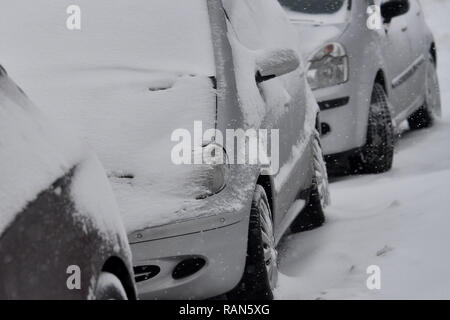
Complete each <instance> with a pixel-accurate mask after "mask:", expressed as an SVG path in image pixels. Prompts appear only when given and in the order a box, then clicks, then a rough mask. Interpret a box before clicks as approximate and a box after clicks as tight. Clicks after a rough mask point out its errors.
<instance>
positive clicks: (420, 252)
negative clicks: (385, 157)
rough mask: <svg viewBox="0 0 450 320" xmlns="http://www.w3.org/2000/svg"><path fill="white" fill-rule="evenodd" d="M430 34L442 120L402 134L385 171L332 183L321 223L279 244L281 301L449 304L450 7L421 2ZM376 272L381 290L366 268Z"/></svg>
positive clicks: (433, 0)
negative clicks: (435, 49)
mask: <svg viewBox="0 0 450 320" xmlns="http://www.w3.org/2000/svg"><path fill="white" fill-rule="evenodd" d="M422 4H423V6H424V9H425V12H426V16H427V18H428V23H429V25H430V26H431V27H432V29H433V31H434V34H435V36H436V41H437V44H438V54H439V72H440V80H441V88H442V98H443V109H444V110H443V112H444V117H443V119H442V120H441V121H439V122H438V123H437V124H436V126H435V127H433V128H432V129H428V130H423V131H420V132H406V133H405V134H404V136H403V137H402V139H401V140H400V141H399V142H398V144H397V151H396V155H395V164H394V168H393V169H392V171H391V172H389V173H386V174H382V175H374V176H361V177H347V178H343V179H340V180H338V181H337V182H334V183H333V184H331V196H332V206H331V207H329V208H328V209H327V212H326V213H327V216H328V223H327V224H326V225H325V226H324V227H323V228H321V229H319V230H315V231H312V232H308V233H304V234H300V235H291V236H289V237H287V239H285V241H284V243H283V244H282V245H281V248H280V250H281V273H282V274H281V279H280V287H279V288H278V290H277V297H278V298H280V299H394V298H402V299H415V298H425V299H428V298H439V299H443V298H445V299H449V298H450V276H449V274H448V270H449V269H450V255H449V254H448V251H449V248H448V246H449V244H450V232H449V231H450V214H449V213H450V202H449V201H448V196H449V194H450V182H449V181H450V147H449V146H450V142H449V139H450V109H449V108H450V107H449V104H450V75H449V74H448V70H450V22H449V19H448V13H449V12H450V1H448V0H424V1H422ZM371 265H377V266H379V267H380V268H381V290H375V291H370V290H368V289H367V287H366V280H367V278H368V275H367V274H366V270H367V268H368V267H369V266H371Z"/></svg>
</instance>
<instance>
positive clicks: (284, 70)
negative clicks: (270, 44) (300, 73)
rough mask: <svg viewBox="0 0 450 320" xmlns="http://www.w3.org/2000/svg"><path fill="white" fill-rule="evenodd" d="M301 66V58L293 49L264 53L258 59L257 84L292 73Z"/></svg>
mask: <svg viewBox="0 0 450 320" xmlns="http://www.w3.org/2000/svg"><path fill="white" fill-rule="evenodd" d="M299 66H300V58H299V57H298V54H297V53H296V52H295V51H294V50H292V49H274V50H268V51H262V52H261V53H260V54H259V55H258V57H257V59H256V75H255V77H256V82H257V83H261V82H264V81H267V80H270V79H273V78H276V77H281V76H283V75H285V74H288V73H291V72H293V71H295V70H297V68H298V67H299Z"/></svg>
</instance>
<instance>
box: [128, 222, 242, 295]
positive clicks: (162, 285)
mask: <svg viewBox="0 0 450 320" xmlns="http://www.w3.org/2000/svg"><path fill="white" fill-rule="evenodd" d="M219 220H220V219H219ZM217 223H218V224H220V221H217ZM172 227H173V225H172V226H167V227H165V228H172ZM163 228H164V227H163ZM177 228H178V229H179V230H181V229H184V226H181V225H180V226H177ZM159 232H162V230H159ZM247 236H248V219H241V220H238V221H235V222H233V223H231V224H228V225H225V226H218V227H217V228H213V229H209V230H202V231H198V232H193V233H187V234H183V235H178V236H169V237H166V238H161V239H156V240H151V241H146V242H139V243H134V244H132V245H131V248H132V251H133V258H134V266H135V268H136V267H140V266H156V267H157V268H159V269H160V271H159V273H158V274H157V275H156V276H154V277H152V278H150V279H148V280H146V281H141V282H138V283H137V288H138V292H139V297H140V298H141V299H204V298H211V297H214V296H218V295H221V294H223V293H226V292H228V291H230V290H232V289H233V288H234V287H235V286H236V285H237V284H238V283H239V281H240V279H241V277H242V275H243V270H244V266H245V258H246V249H247V245H246V244H247ZM191 259H197V261H198V259H200V261H203V262H204V266H203V267H201V268H200V270H197V271H196V272H194V273H193V274H190V275H188V276H186V277H184V278H181V279H178V278H176V277H174V275H173V272H174V270H175V269H176V268H177V266H178V265H179V264H180V263H182V262H183V261H192V260H191ZM189 273H190V272H189ZM136 276H137V277H138V276H139V274H136Z"/></svg>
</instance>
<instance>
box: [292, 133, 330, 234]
mask: <svg viewBox="0 0 450 320" xmlns="http://www.w3.org/2000/svg"><path fill="white" fill-rule="evenodd" d="M313 169H314V175H313V179H312V186H311V191H310V194H309V197H308V202H307V205H306V206H305V208H304V209H303V211H302V212H301V213H300V214H299V216H298V217H297V218H296V219H295V220H294V222H293V223H292V225H291V231H292V232H295V233H297V232H303V231H309V230H312V229H315V228H318V227H321V226H322V225H323V224H324V223H325V214H324V209H325V207H326V206H327V205H328V204H329V199H330V195H329V190H328V174H327V168H326V165H325V161H324V160H323V153H322V146H321V144H320V135H319V132H317V131H316V132H315V136H314V141H313Z"/></svg>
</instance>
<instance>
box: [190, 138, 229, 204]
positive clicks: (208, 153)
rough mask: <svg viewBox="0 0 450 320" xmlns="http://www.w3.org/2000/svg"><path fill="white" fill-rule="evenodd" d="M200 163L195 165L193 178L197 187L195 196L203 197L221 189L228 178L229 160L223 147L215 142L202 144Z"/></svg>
mask: <svg viewBox="0 0 450 320" xmlns="http://www.w3.org/2000/svg"><path fill="white" fill-rule="evenodd" d="M201 152H202V158H203V161H202V164H200V165H195V170H194V171H195V176H196V178H195V180H196V183H197V187H198V188H199V190H198V193H197V196H196V198H197V199H205V198H207V197H210V196H212V195H214V194H217V193H219V192H220V191H222V190H223V189H224V188H225V186H226V184H227V180H228V175H229V168H230V164H229V160H228V156H227V154H226V152H225V150H224V148H223V147H222V146H221V145H219V144H216V143H210V144H208V145H206V146H204V147H203V148H202V150H201Z"/></svg>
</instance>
